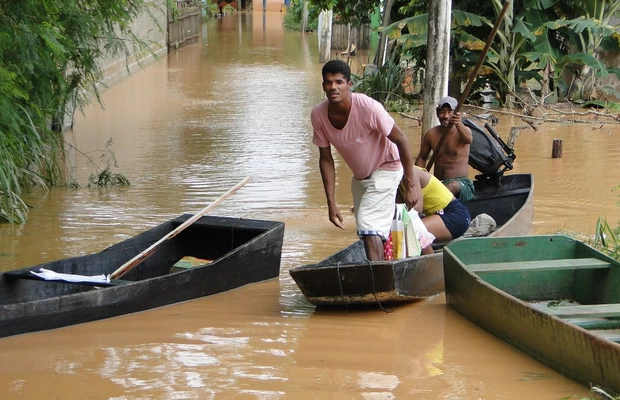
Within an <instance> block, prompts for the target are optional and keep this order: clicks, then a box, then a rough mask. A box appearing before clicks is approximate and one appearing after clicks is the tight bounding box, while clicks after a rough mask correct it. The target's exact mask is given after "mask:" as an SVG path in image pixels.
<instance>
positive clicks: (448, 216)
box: [437, 199, 471, 239]
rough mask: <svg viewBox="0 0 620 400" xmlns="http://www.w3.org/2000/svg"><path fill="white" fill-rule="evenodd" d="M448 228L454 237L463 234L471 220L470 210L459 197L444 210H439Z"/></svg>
mask: <svg viewBox="0 0 620 400" xmlns="http://www.w3.org/2000/svg"><path fill="white" fill-rule="evenodd" d="M437 215H439V216H440V217H441V220H442V221H443V223H444V225H445V226H446V228H448V231H450V235H452V239H456V238H457V237H460V236H462V235H463V234H464V233H465V231H467V228H469V223H470V222H471V216H470V215H469V210H468V209H467V208H465V206H464V205H463V204H461V202H460V201H458V200H457V199H454V200H452V201H451V202H450V204H448V205H447V206H446V208H444V209H443V210H439V211H437Z"/></svg>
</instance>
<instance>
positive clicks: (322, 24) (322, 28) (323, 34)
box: [319, 10, 333, 63]
mask: <svg viewBox="0 0 620 400" xmlns="http://www.w3.org/2000/svg"><path fill="white" fill-rule="evenodd" d="M332 14H333V11H332V10H323V11H321V14H319V62H320V63H324V62H327V61H329V59H330V58H331V52H332Z"/></svg>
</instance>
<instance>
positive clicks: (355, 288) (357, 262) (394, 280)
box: [289, 174, 534, 306]
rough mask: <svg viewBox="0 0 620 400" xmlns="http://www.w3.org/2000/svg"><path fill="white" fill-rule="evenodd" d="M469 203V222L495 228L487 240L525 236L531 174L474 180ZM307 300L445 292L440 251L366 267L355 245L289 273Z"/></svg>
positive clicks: (343, 301)
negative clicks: (482, 217) (488, 221)
mask: <svg viewBox="0 0 620 400" xmlns="http://www.w3.org/2000/svg"><path fill="white" fill-rule="evenodd" d="M474 185H475V193H476V196H475V197H474V198H473V199H472V200H471V201H470V202H468V203H467V204H465V205H466V207H467V208H468V209H469V211H470V213H471V216H472V219H473V218H474V217H475V216H477V215H479V214H481V213H486V214H488V215H490V216H491V217H493V219H494V220H495V221H496V223H497V229H496V230H495V231H494V232H492V233H491V234H490V236H511V235H525V234H527V233H528V232H529V230H530V227H531V226H532V219H533V216H534V202H533V196H534V182H533V177H532V175H530V174H514V175H505V176H503V177H501V178H500V179H499V180H498V181H494V180H476V181H474ZM289 273H290V275H291V277H292V278H293V279H294V280H295V282H296V283H297V286H298V287H299V289H300V290H301V291H302V293H303V294H304V296H305V297H306V299H307V300H308V301H309V302H310V303H312V304H315V305H318V306H329V305H333V306H343V305H349V304H377V303H381V304H382V303H389V302H402V301H415V300H420V299H423V298H426V297H430V296H433V295H435V294H438V293H441V292H443V291H444V276H443V264H442V253H441V252H440V251H438V252H436V253H434V254H430V255H425V256H420V257H414V258H408V259H404V260H398V261H384V262H372V263H369V262H368V261H367V260H366V253H365V251H364V245H363V244H362V242H361V241H357V242H355V243H353V244H352V245H350V246H349V247H347V248H345V249H343V250H341V251H339V252H337V253H336V254H334V255H332V256H330V257H328V258H327V259H325V260H323V261H320V262H319V263H316V264H310V265H302V266H298V267H295V268H292V269H291V270H290V271H289Z"/></svg>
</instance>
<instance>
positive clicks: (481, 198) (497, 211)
mask: <svg viewBox="0 0 620 400" xmlns="http://www.w3.org/2000/svg"><path fill="white" fill-rule="evenodd" d="M474 188H475V194H476V195H475V197H474V198H473V199H471V200H470V201H468V202H467V203H465V206H466V207H467V209H468V210H469V213H470V214H471V218H472V219H474V218H475V217H476V216H477V215H479V214H482V213H486V214H489V215H490V216H491V217H493V219H494V220H495V222H496V223H497V226H498V227H499V226H500V225H504V224H505V223H506V222H508V221H509V220H510V219H511V218H512V217H513V216H514V215H515V214H516V213H518V212H519V210H521V208H522V207H523V206H524V205H525V204H526V203H527V202H528V200H530V198H531V195H532V189H533V180H532V175H530V174H514V175H504V176H502V177H500V178H499V180H495V179H484V180H475V181H474Z"/></svg>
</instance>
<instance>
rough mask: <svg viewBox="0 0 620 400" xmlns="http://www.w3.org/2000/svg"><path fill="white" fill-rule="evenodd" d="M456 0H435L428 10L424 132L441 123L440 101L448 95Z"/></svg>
mask: <svg viewBox="0 0 620 400" xmlns="http://www.w3.org/2000/svg"><path fill="white" fill-rule="evenodd" d="M451 16H452V0H431V2H430V4H429V13H428V41H427V48H426V74H425V75H426V77H425V80H424V108H423V112H424V113H423V118H422V135H424V133H426V132H427V131H428V130H429V129H431V128H432V127H434V126H436V125H438V124H439V120H438V119H437V112H436V111H435V110H436V108H437V102H438V101H439V99H440V98H442V97H443V96H445V95H447V94H448V77H449V72H450V61H449V60H450V24H451V22H452V17H451Z"/></svg>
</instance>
